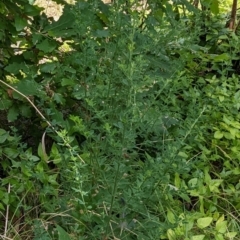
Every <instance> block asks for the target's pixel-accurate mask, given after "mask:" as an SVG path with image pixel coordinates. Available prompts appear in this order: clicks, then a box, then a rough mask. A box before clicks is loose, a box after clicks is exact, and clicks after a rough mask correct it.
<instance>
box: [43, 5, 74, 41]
mask: <svg viewBox="0 0 240 240" xmlns="http://www.w3.org/2000/svg"><path fill="white" fill-rule="evenodd" d="M74 22H75V16H74V15H73V14H72V13H71V10H69V9H65V10H64V12H63V15H62V16H61V17H60V18H59V20H58V21H57V22H53V23H52V24H50V25H48V26H46V27H45V28H44V31H46V32H48V34H49V35H50V36H55V37H58V36H60V37H65V36H66V35H67V36H69V33H68V32H71V34H70V35H73V34H75V30H74V31H71V29H69V28H71V27H72V25H73V24H74ZM65 33H66V34H65Z"/></svg>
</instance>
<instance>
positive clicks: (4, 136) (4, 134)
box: [0, 129, 9, 143]
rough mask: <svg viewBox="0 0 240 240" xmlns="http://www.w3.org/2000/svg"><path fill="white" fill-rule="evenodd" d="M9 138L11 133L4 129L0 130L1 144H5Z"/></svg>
mask: <svg viewBox="0 0 240 240" xmlns="http://www.w3.org/2000/svg"><path fill="white" fill-rule="evenodd" d="M8 136H9V133H8V132H7V131H5V130H4V129H0V143H4V142H5V141H6V140H7V138H8Z"/></svg>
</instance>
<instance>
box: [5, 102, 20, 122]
mask: <svg viewBox="0 0 240 240" xmlns="http://www.w3.org/2000/svg"><path fill="white" fill-rule="evenodd" d="M18 115H19V112H18V109H17V108H16V107H14V106H13V107H11V108H10V109H9V110H8V115H7V119H8V121H9V122H14V121H15V120H17V117H18Z"/></svg>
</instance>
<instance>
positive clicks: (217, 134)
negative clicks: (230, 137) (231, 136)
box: [214, 131, 223, 139]
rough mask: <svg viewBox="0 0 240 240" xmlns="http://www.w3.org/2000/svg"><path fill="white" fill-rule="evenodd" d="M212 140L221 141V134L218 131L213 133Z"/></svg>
mask: <svg viewBox="0 0 240 240" xmlns="http://www.w3.org/2000/svg"><path fill="white" fill-rule="evenodd" d="M214 138H216V139H221V138H223V133H222V132H220V131H216V132H215V133H214Z"/></svg>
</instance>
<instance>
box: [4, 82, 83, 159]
mask: <svg viewBox="0 0 240 240" xmlns="http://www.w3.org/2000/svg"><path fill="white" fill-rule="evenodd" d="M0 82H1V83H2V84H3V85H5V86H7V87H8V88H10V89H12V90H13V91H14V92H16V93H18V94H19V95H21V96H22V97H23V98H25V99H26V100H27V101H28V102H29V103H30V104H31V105H32V107H33V108H34V109H35V110H36V111H37V113H38V114H39V115H40V117H41V118H42V119H43V120H44V121H46V123H47V124H48V126H49V127H50V128H52V130H53V131H54V132H55V133H56V134H57V135H58V136H59V134H58V132H57V131H56V130H55V128H54V127H53V125H52V124H51V123H50V122H49V121H48V120H47V119H46V118H45V117H44V115H43V114H42V113H41V112H40V111H39V109H38V108H37V107H36V106H35V105H34V103H33V102H32V101H31V100H30V99H29V98H28V97H27V96H26V95H24V94H23V93H21V92H19V91H18V90H17V89H16V88H14V87H12V86H11V85H9V84H7V83H5V82H4V81H2V80H0ZM44 137H45V135H44ZM62 139H63V138H62ZM63 141H64V143H65V144H66V146H67V147H68V148H69V149H71V148H72V147H71V145H70V144H69V143H66V142H65V140H64V139H63ZM77 157H78V158H79V159H80V160H81V161H82V162H83V163H85V162H84V160H83V159H82V158H81V156H80V155H79V154H77Z"/></svg>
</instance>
